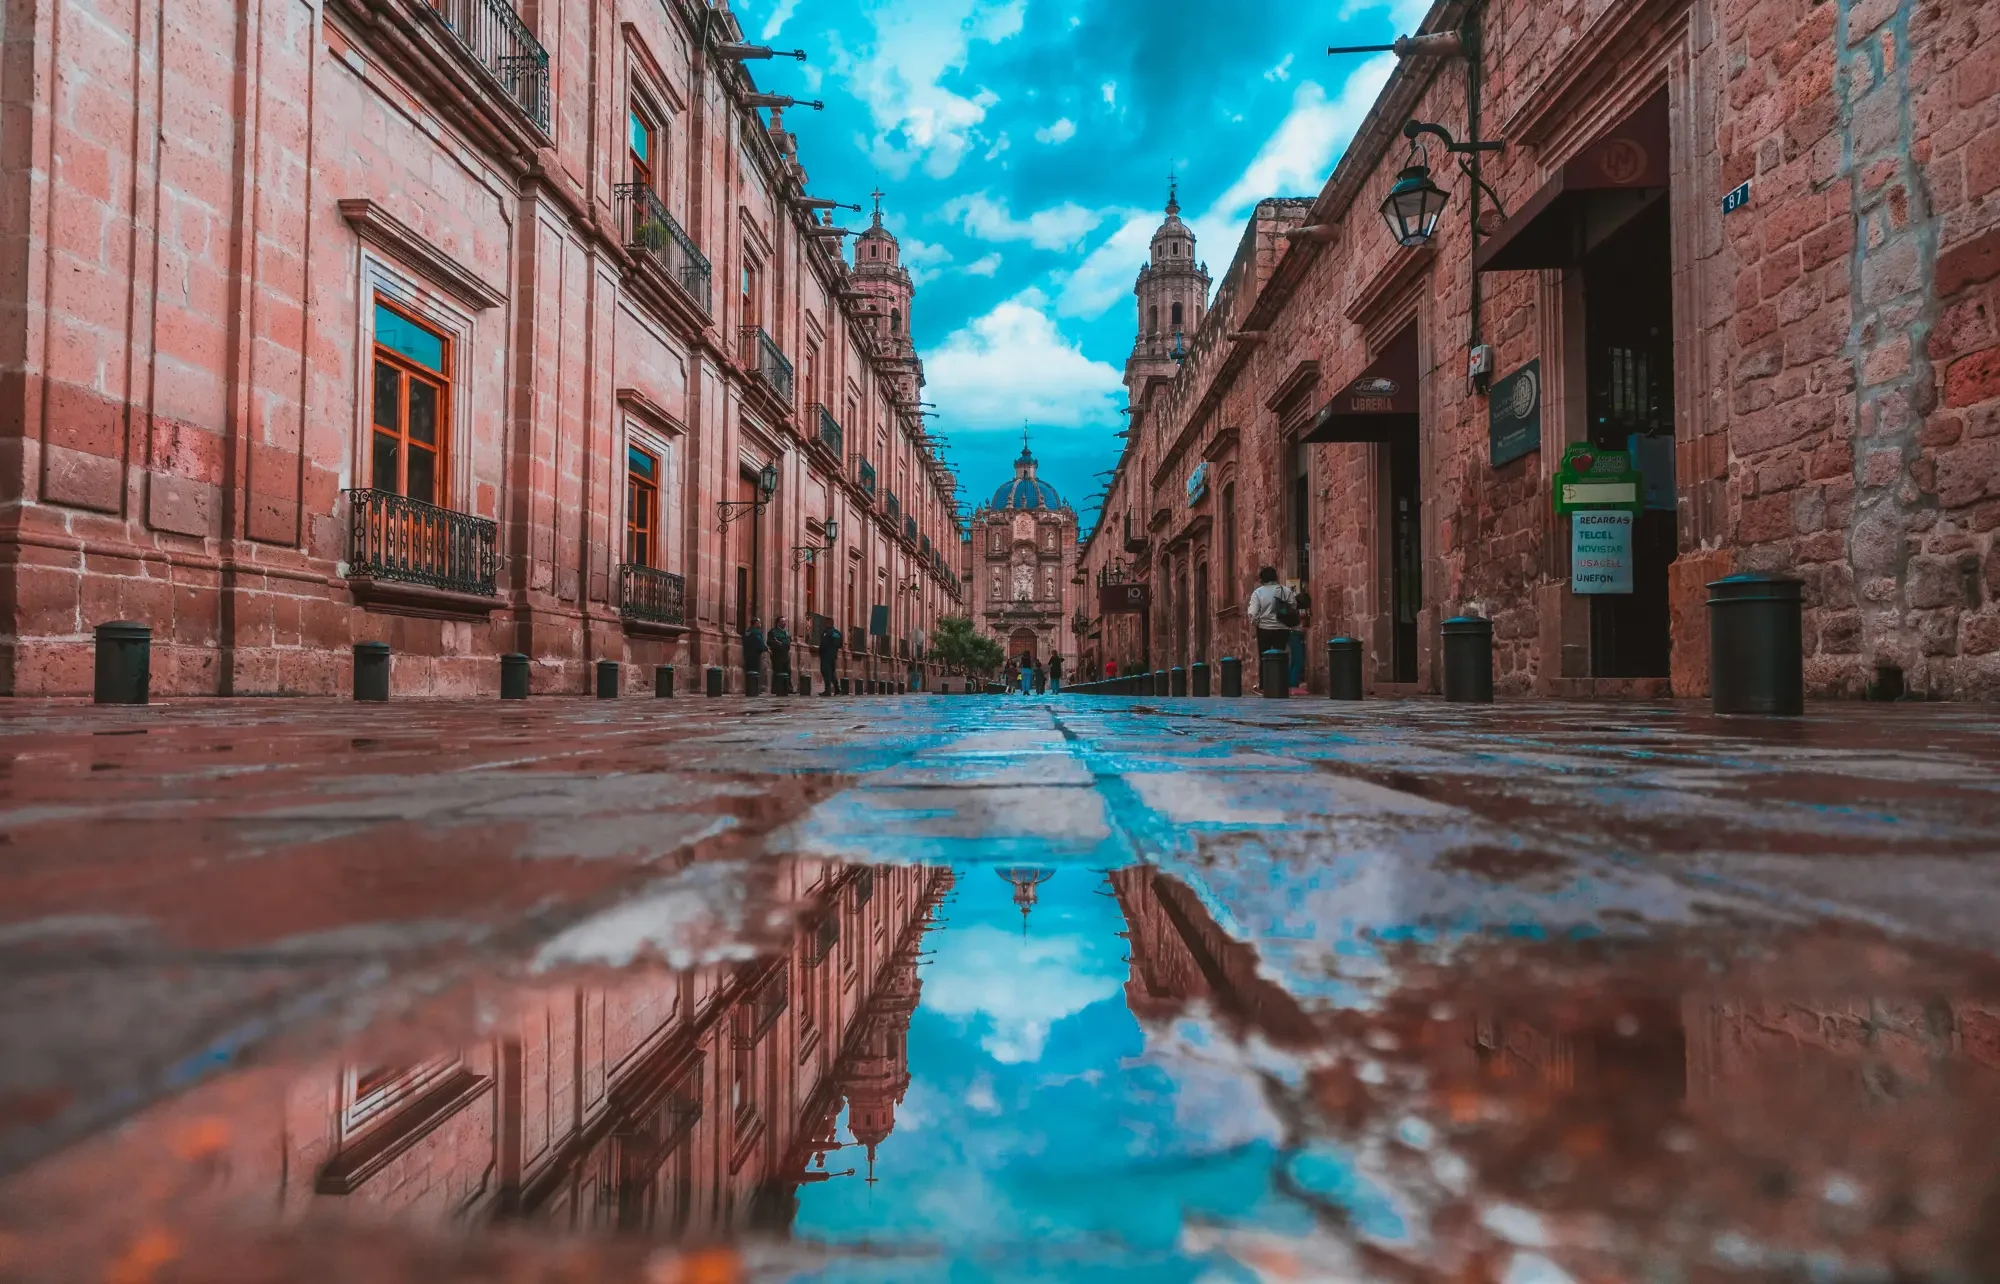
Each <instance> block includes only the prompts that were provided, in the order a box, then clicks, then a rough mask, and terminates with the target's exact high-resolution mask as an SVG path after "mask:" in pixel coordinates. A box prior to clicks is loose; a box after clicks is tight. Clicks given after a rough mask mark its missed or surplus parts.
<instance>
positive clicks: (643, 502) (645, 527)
mask: <svg viewBox="0 0 2000 1284" xmlns="http://www.w3.org/2000/svg"><path fill="white" fill-rule="evenodd" d="M659 530H660V460H659V457H658V456H656V455H654V454H652V453H650V452H648V451H644V450H641V449H639V448H638V447H637V446H627V447H626V448H625V560H626V561H627V562H630V563H631V564H632V565H634V566H652V565H654V559H655V558H656V557H657V556H658V554H659V542H658V541H659Z"/></svg>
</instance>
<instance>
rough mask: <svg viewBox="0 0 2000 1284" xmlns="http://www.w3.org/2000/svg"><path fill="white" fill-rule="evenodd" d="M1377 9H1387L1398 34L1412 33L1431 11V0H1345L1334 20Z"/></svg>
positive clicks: (1350, 17) (1414, 32)
mask: <svg viewBox="0 0 2000 1284" xmlns="http://www.w3.org/2000/svg"><path fill="white" fill-rule="evenodd" d="M1378 9H1387V10H1388V11H1389V21H1390V23H1391V24H1392V25H1393V26H1394V27H1395V28H1396V30H1397V31H1398V32H1399V33H1400V34H1402V35H1406V36H1408V35H1414V34H1416V30H1417V24H1418V23H1420V22H1422V21H1423V20H1424V15H1425V14H1427V13H1429V12H1430V11H1431V0H1347V3H1346V4H1344V5H1342V6H1341V7H1340V16H1339V17H1338V18H1337V19H1336V21H1339V22H1347V21H1349V20H1350V19H1353V18H1358V17H1360V16H1361V15H1362V14H1364V13H1372V12H1374V11H1376V10H1378Z"/></svg>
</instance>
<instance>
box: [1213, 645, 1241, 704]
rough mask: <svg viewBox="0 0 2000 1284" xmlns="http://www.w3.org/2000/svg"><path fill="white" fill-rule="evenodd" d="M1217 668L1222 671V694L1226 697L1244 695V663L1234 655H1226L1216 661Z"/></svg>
mask: <svg viewBox="0 0 2000 1284" xmlns="http://www.w3.org/2000/svg"><path fill="white" fill-rule="evenodd" d="M1216 667H1217V668H1219V669H1221V670H1222V694H1223V695H1224V696H1240V695H1242V694H1243V661H1241V660H1239V659H1237V658H1236V657H1235V656H1233V655H1225V656H1223V657H1222V658H1221V659H1220V660H1218V661H1216Z"/></svg>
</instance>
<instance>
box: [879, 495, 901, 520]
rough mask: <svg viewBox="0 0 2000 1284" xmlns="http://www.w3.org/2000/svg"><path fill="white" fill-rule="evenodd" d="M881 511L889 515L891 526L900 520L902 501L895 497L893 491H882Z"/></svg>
mask: <svg viewBox="0 0 2000 1284" xmlns="http://www.w3.org/2000/svg"><path fill="white" fill-rule="evenodd" d="M882 511H883V512H884V513H887V514H888V515H889V525H891V526H894V525H895V524H896V523H897V522H899V521H901V520H902V517H903V501H902V500H900V499H897V498H896V492H895V491H893V490H885V491H883V492H882Z"/></svg>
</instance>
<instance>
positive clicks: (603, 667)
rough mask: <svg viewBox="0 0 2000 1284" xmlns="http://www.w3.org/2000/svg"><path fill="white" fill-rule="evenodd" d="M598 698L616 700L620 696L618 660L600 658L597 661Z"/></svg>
mask: <svg viewBox="0 0 2000 1284" xmlns="http://www.w3.org/2000/svg"><path fill="white" fill-rule="evenodd" d="M597 698H598V699H600V700H616V699H617V698H618V661H616V660H599V661H598V662H597Z"/></svg>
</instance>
